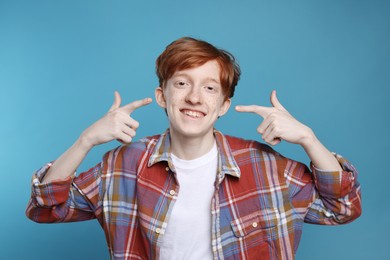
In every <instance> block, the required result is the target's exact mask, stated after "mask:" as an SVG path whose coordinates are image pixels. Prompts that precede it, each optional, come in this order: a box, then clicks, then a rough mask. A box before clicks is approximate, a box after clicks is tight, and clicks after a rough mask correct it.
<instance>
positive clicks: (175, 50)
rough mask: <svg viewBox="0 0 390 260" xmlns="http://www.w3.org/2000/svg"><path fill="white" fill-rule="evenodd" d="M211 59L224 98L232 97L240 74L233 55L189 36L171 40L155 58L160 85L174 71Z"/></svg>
mask: <svg viewBox="0 0 390 260" xmlns="http://www.w3.org/2000/svg"><path fill="white" fill-rule="evenodd" d="M211 60H215V61H217V63H218V64H219V67H220V81H221V85H222V91H223V94H224V95H225V97H226V98H231V97H233V95H234V90H235V88H236V85H237V82H238V80H239V79H240V74H241V71H240V67H239V65H238V64H237V62H236V60H235V58H234V56H233V55H232V54H230V53H229V52H227V51H225V50H222V49H218V48H216V47H214V46H213V45H211V44H210V43H208V42H205V41H202V40H197V39H194V38H190V37H183V38H180V39H178V40H176V41H174V42H172V43H171V44H169V45H168V46H167V48H166V49H165V50H164V52H163V53H161V55H160V56H159V57H158V58H157V60H156V73H157V77H158V80H159V83H160V87H162V88H164V87H165V84H166V82H167V81H168V80H169V79H170V78H171V77H172V76H173V74H174V73H175V72H176V71H180V70H186V69H191V68H196V67H199V66H202V65H203V64H205V63H206V62H208V61H211Z"/></svg>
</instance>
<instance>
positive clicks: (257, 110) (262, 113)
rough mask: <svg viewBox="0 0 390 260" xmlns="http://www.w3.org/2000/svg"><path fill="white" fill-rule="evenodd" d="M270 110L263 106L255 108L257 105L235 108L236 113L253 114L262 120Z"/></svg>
mask: <svg viewBox="0 0 390 260" xmlns="http://www.w3.org/2000/svg"><path fill="white" fill-rule="evenodd" d="M270 109H271V108H269V107H263V106H257V105H249V106H236V111H238V112H244V113H255V114H258V115H259V116H261V117H263V118H265V117H267V116H268V114H269V113H270V112H271V111H270Z"/></svg>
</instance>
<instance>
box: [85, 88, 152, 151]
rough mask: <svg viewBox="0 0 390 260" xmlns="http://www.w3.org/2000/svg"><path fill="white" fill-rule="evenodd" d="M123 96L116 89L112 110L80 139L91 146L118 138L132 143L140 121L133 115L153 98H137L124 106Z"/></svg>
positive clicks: (123, 141)
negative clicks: (132, 115) (122, 103)
mask: <svg viewBox="0 0 390 260" xmlns="http://www.w3.org/2000/svg"><path fill="white" fill-rule="evenodd" d="M121 102H122V100H121V96H120V95H119V93H118V92H117V91H115V99H114V103H113V104H112V106H111V108H110V110H108V112H107V114H105V115H104V116H103V117H102V118H101V119H99V120H98V121H96V122H95V123H94V124H93V125H91V126H90V127H88V128H87V129H86V130H85V131H84V132H83V133H82V134H81V136H80V139H81V140H82V141H83V143H84V144H85V145H87V146H88V147H89V148H92V147H93V146H95V145H99V144H103V143H107V142H109V141H112V140H115V139H117V140H118V141H120V142H122V143H130V142H131V140H132V139H133V138H134V136H135V134H136V130H137V128H138V126H139V123H138V122H137V121H136V120H134V119H133V118H132V117H131V113H133V112H134V111H135V110H136V109H138V108H140V107H142V106H145V105H148V104H150V103H151V102H152V99H151V98H145V99H142V100H137V101H134V102H132V103H129V104H127V105H124V106H122V107H121V106H120V105H121Z"/></svg>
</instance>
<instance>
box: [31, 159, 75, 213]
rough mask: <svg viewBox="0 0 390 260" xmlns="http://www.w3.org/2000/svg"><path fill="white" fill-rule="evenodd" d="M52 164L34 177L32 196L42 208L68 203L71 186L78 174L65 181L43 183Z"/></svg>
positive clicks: (37, 172)
mask: <svg viewBox="0 0 390 260" xmlns="http://www.w3.org/2000/svg"><path fill="white" fill-rule="evenodd" d="M51 166H52V163H48V164H46V165H44V166H43V167H42V168H40V169H39V170H38V171H36V172H35V173H34V175H33V177H32V195H33V198H35V201H36V203H37V204H38V205H39V206H42V207H52V206H54V205H59V204H61V203H63V202H65V201H67V199H68V197H69V190H70V186H71V184H72V182H73V179H74V177H75V175H76V173H75V174H74V175H73V176H69V177H67V178H65V179H58V180H53V181H50V182H42V179H43V178H44V177H45V175H46V174H47V172H48V171H49V169H50V167H51Z"/></svg>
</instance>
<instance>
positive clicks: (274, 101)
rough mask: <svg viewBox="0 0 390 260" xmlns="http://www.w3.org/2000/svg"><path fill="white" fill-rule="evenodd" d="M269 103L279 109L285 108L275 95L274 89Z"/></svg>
mask: <svg viewBox="0 0 390 260" xmlns="http://www.w3.org/2000/svg"><path fill="white" fill-rule="evenodd" d="M271 104H272V106H273V107H274V108H277V109H280V110H286V109H285V108H284V106H282V104H281V103H280V102H279V99H278V98H277V96H276V90H272V93H271Z"/></svg>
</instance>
